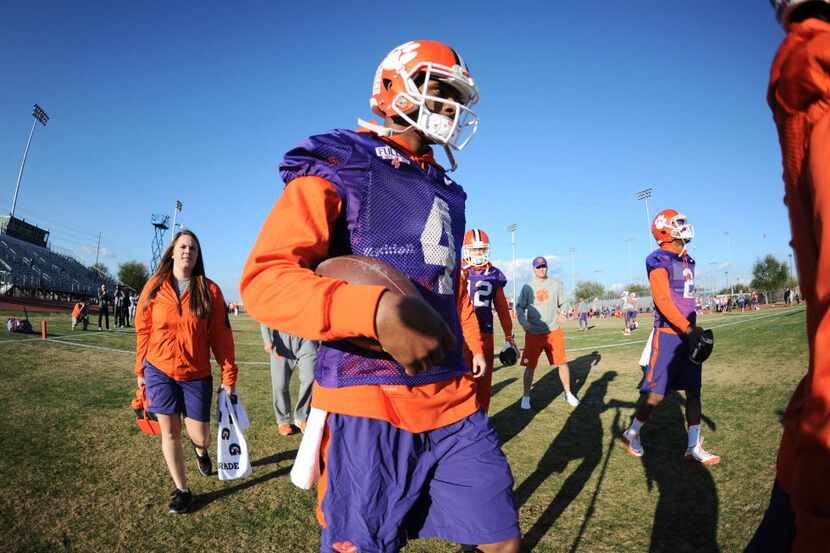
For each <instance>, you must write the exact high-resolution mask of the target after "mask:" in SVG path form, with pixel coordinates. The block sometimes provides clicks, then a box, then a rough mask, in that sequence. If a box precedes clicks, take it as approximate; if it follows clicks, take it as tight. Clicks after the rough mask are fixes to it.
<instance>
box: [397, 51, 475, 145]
mask: <svg viewBox="0 0 830 553" xmlns="http://www.w3.org/2000/svg"><path fill="white" fill-rule="evenodd" d="M403 71H404V70H403V68H401V69H400V70H399V75H400V77H401V80H402V81H403V82H404V84H405V86H406V90H405V91H403V92H399V93H398V94H397V95H396V96H395V99H394V100H393V102H392V109H393V111H394V112H395V114H396V115H397V116H398V117H400V118H401V119H402V120H403V121H405V122H406V123H407V124H409V125H410V126H412V127H415V128H416V129H418V130H419V131H420V132H422V133H423V134H424V136H426V137H427V138H429V139H430V140H432V141H434V142H435V143H437V144H443V145H445V146H449V147H451V148H453V149H456V150H461V149H463V148H464V147H465V146H466V145H467V144H468V143H469V142H470V140H471V139H472V137H473V135H474V134H475V133H476V130H477V129H478V117H477V116H476V114H475V112H473V111H472V110H471V109H470V108H469V107H467V106H471V105H473V104H475V103H476V102H477V101H478V91H477V89H476V87H475V84H474V83H473V80H472V79H471V78H470V77H467V76H465V75H464V74H463V73H462V69H461V67H460V66H458V65H456V66H454V67H452V68H450V67H447V66H445V65H440V64H436V63H433V62H423V63H420V64H418V65H416V66H415V67H414V68H413V69H412V70H411V71H410V72H409V74H406V73H404V72H403ZM415 79H417V80H418V81H419V82H420V85H419V84H418V83H416V81H415ZM430 80H436V81H439V82H441V83H444V84H446V85H448V86H450V87H452V88H453V89H454V90H455V92H456V94H457V96H458V97H459V100H460V101H456V100H452V99H450V98H443V97H441V96H435V95H433V94H430V93H429V90H428V89H429V82H430ZM427 103H432V104H439V105H440V104H444V105H451V106H452V107H453V112H454V115H453V116H452V117H448V116H446V115H444V114H443V113H435V112H433V111H432V110H430V109H429V107H428V106H427ZM403 108H408V109H407V110H406V111H404V109H403Z"/></svg>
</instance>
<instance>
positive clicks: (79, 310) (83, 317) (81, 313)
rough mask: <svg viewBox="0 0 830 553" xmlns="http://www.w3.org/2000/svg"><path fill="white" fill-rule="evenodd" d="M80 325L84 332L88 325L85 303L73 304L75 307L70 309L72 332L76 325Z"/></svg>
mask: <svg viewBox="0 0 830 553" xmlns="http://www.w3.org/2000/svg"><path fill="white" fill-rule="evenodd" d="M79 323H80V324H82V325H83V327H84V330H86V327H87V325H88V324H89V312H88V311H87V308H86V302H78V303H76V304H75V307H73V308H72V330H75V327H76V326H78V324H79Z"/></svg>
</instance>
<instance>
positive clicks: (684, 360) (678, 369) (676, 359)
mask: <svg viewBox="0 0 830 553" xmlns="http://www.w3.org/2000/svg"><path fill="white" fill-rule="evenodd" d="M700 383H701V365H698V364H696V363H692V362H691V360H689V344H688V341H687V340H686V338H685V337H683V336H678V335H677V334H674V333H671V332H664V331H661V330H659V329H655V332H654V339H653V340H652V342H651V356H650V357H649V361H648V369H647V370H646V376H645V378H644V379H643V385H642V386H641V387H640V390H641V391H643V392H654V393H656V394H660V395H666V392H667V391H668V390H700Z"/></svg>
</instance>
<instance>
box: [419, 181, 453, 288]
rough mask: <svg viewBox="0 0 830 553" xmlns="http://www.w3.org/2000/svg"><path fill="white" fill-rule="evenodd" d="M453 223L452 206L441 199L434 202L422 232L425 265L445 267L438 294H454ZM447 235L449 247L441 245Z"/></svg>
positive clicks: (439, 280) (439, 279)
mask: <svg viewBox="0 0 830 553" xmlns="http://www.w3.org/2000/svg"><path fill="white" fill-rule="evenodd" d="M451 223H452V221H451V220H450V206H448V205H447V202H445V201H444V200H442V199H441V198H439V197H437V196H436V197H435V200H434V201H433V202H432V209H430V210H429V216H428V217H427V222H426V224H425V225H424V230H423V231H422V232H421V249H422V250H423V252H424V263H426V264H427V265H439V266H441V267H444V272H443V274H442V275H441V276H440V277H438V293H439V294H452V293H453V282H452V272H453V270H454V269H455V248H454V244H455V241H454V240H453V236H452V224H451ZM444 234H446V235H447V244H448V245H447V246H443V245H441V237H442V236H443V235H444Z"/></svg>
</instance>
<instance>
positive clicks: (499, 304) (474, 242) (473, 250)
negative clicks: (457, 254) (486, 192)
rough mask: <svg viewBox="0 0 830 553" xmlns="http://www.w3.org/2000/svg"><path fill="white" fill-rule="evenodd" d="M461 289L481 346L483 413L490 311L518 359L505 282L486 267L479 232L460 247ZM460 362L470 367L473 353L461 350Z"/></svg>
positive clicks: (490, 357) (490, 351)
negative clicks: (462, 358)
mask: <svg viewBox="0 0 830 553" xmlns="http://www.w3.org/2000/svg"><path fill="white" fill-rule="evenodd" d="M461 251H462V257H461V267H462V270H461V285H462V286H466V287H467V295H468V296H469V298H470V303H472V305H473V308H474V309H475V313H476V319H477V320H478V328H479V330H480V331H481V339H482V342H483V343H484V358H485V359H486V361H487V368H486V369H485V372H484V374H483V375H481V376H480V377H479V378H478V379H477V380H476V397H477V398H478V403H479V405H480V406H481V410H482V411H484V412H485V413H486V412H487V411H488V409H489V408H490V391H491V389H492V384H493V365H494V363H493V361H494V358H495V351H494V350H495V342H494V339H493V330H494V325H493V309H494V308H495V310H496V313H497V314H498V316H499V322H500V323H501V328H502V330H503V331H504V337H505V339H506V341H507V344H506V347H512V348H513V349H514V350H515V351H516V355H517V356H518V354H519V352H518V348H516V344H515V342H514V340H513V321H512V320H511V319H510V307H509V305H508V304H507V298H506V297H505V296H504V287H505V285H506V284H507V278H506V277H505V276H504V273H502V272H501V271H500V270H499V269H497V268H496V267H494V266H493V265H492V264H491V263H490V237H489V236H487V233H486V232H484V231H483V230H481V229H470V230H468V231H467V233H466V234H465V235H464V243H463V245H462V246H461ZM464 358H465V361H466V362H467V364H468V365H471V364H472V360H473V353H472V352H471V351H470V349H469V348H466V347H465V348H464Z"/></svg>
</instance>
